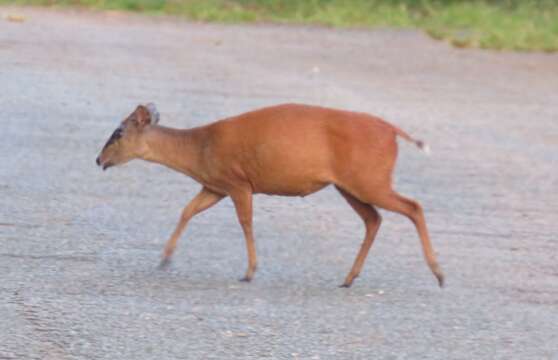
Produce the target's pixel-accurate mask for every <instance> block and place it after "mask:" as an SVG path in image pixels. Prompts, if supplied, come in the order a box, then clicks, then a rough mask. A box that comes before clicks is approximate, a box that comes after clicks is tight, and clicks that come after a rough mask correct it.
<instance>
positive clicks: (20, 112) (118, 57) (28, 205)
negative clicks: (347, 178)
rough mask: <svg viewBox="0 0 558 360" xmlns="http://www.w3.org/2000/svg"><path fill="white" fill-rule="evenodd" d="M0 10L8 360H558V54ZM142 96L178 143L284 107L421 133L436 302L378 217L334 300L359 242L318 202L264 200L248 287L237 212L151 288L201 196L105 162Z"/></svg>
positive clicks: (351, 226)
mask: <svg viewBox="0 0 558 360" xmlns="http://www.w3.org/2000/svg"><path fill="white" fill-rule="evenodd" d="M12 13H15V14H23V15H25V16H26V21H25V22H23V23H14V22H8V21H6V20H4V18H3V16H5V15H7V14H12ZM0 14H1V15H2V20H0V86H1V87H0V110H1V111H0V114H1V115H0V126H1V128H0V154H1V155H0V202H1V204H0V245H1V248H0V274H1V277H0V279H1V281H0V359H219V358H220V359H248V358H249V359H259V358H275V359H558V257H557V255H558V248H557V246H558V238H557V234H558V218H557V217H558V193H557V190H558V77H557V76H558V75H557V74H558V56H557V55H549V54H514V53H507V52H503V53H500V52H493V51H481V50H458V49H452V48H450V47H448V46H447V45H446V44H444V43H442V42H435V41H432V40H430V39H428V38H427V37H426V36H424V35H422V34H421V33H418V32H414V31H393V30H380V31H360V30H332V29H325V28H307V27H287V26H274V25H255V26H223V25H208V24H194V23H186V22H182V21H178V20H173V19H153V18H143V17H136V16H128V15H119V14H105V15H102V14H90V13H75V12H60V11H46V10H32V9H21V8H5V7H4V8H1V7H0ZM147 101H154V102H155V103H157V104H158V107H159V109H160V111H161V113H162V123H163V124H165V125H168V126H176V127H189V126H194V125H199V124H203V123H206V122H209V121H212V120H214V119H217V118H221V117H224V116H228V115H233V114H236V113H239V112H242V111H246V110H249V109H253V108H255V107H260V106H264V105H270V104H276V103H281V102H291V101H294V102H304V103H313V104H321V105H327V106H332V107H340V108H346V109H354V110H361V111H367V112H371V113H374V114H378V115H381V116H384V117H385V118H386V119H388V120H390V121H392V122H394V123H396V124H398V125H399V126H401V127H402V128H404V129H406V130H407V131H409V132H410V133H412V134H414V135H415V136H417V137H419V138H422V139H425V140H427V141H428V142H429V143H430V145H431V147H432V149H433V154H432V155H431V156H430V157H427V156H425V155H424V154H422V153H420V152H418V151H416V149H415V148H414V147H412V146H409V145H408V144H403V143H402V144H401V147H400V161H399V163H398V168H397V179H396V183H397V186H396V187H397V188H398V190H399V191H401V192H402V193H404V194H407V195H409V196H411V197H414V198H416V199H418V200H420V201H421V202H422V204H423V206H424V208H425V209H426V216H427V221H428V224H429V227H430V231H431V235H432V239H433V243H434V247H435V249H436V251H437V253H438V256H439V260H440V263H441V265H442V267H443V269H444V270H445V273H446V276H447V287H446V288H445V289H443V290H440V289H439V288H438V287H437V286H436V282H435V279H434V278H433V276H432V275H431V274H430V273H429V271H428V268H427V267H426V265H425V264H424V262H423V259H422V255H421V251H420V247H419V241H418V238H417V235H416V233H415V230H414V228H413V226H412V224H411V223H410V222H409V221H408V220H407V219H405V218H403V217H401V216H399V215H395V214H390V213H384V223H383V226H382V228H381V229H380V233H379V236H378V239H377V241H376V243H375V245H374V247H373V249H372V251H371V254H370V256H369V258H368V261H367V263H366V266H365V268H364V272H363V274H362V275H361V277H360V278H359V279H357V281H356V282H355V285H354V286H353V288H351V289H339V288H337V285H339V284H340V283H341V282H342V280H343V278H344V276H345V275H346V273H347V272H348V271H349V268H350V266H351V264H352V262H353V259H354V257H355V255H356V253H357V250H358V247H359V245H360V242H361V239H362V236H363V227H362V224H361V222H360V220H359V218H358V217H357V216H356V215H355V214H354V213H353V212H352V210H351V209H350V208H349V206H348V205H347V204H346V203H345V202H344V201H343V200H342V198H341V197H340V196H339V195H338V194H336V192H335V191H334V190H333V189H331V188H329V189H327V190H325V191H322V192H320V193H318V194H315V195H312V196H310V197H307V198H304V199H300V198H280V197H266V196H258V197H257V198H256V199H255V232H256V237H257V248H258V255H259V263H260V269H259V272H258V273H257V275H256V278H255V280H254V281H253V283H251V284H245V283H239V282H238V281H237V279H238V278H239V277H240V276H241V275H242V274H243V272H244V270H245V266H246V254H245V247H244V240H243V237H242V232H241V230H240V227H239V226H238V224H237V222H236V218H235V215H234V211H233V207H232V204H231V202H230V201H229V200H226V201H223V202H222V203H220V204H219V205H218V206H216V207H215V208H213V209H211V210H210V211H208V212H206V213H204V214H202V215H200V216H199V217H197V218H195V219H194V220H193V221H192V223H191V225H190V227H189V228H188V229H187V232H186V234H185V236H184V237H183V238H182V242H181V244H180V247H179V249H178V252H177V254H176V257H175V261H174V264H173V266H172V268H171V269H170V270H168V271H158V270H157V269H156V265H157V263H158V260H159V256H160V254H161V250H162V247H163V244H164V242H165V240H166V238H167V237H168V236H169V235H170V233H171V231H172V229H173V227H174V225H175V223H176V221H177V219H178V216H179V213H180V211H181V209H182V207H183V206H184V205H185V204H186V202H187V201H188V199H189V198H191V197H192V196H193V195H194V194H195V193H196V192H197V190H198V188H199V186H198V185H197V184H196V183H194V182H193V181H192V180H190V179H188V178H186V177H184V176H182V175H179V174H177V173H173V172H171V171H170V170H168V169H165V168H163V167H160V166H156V165H151V164H147V163H141V162H133V163H130V164H129V165H126V166H124V167H122V168H117V169H114V170H112V169H111V170H110V171H107V172H104V173H103V172H101V171H100V170H99V169H98V168H97V167H96V166H95V163H94V160H95V157H96V155H97V152H98V151H99V149H100V147H101V146H102V144H103V142H104V141H105V140H106V138H107V137H108V135H109V134H110V132H111V131H112V130H113V129H114V128H115V127H116V125H117V123H118V121H119V120H120V119H121V118H122V117H123V116H125V115H126V114H128V113H129V112H130V111H131V110H132V109H133V108H134V106H135V105H136V104H138V103H140V102H147Z"/></svg>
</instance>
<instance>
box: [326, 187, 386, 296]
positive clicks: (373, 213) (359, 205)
mask: <svg viewBox="0 0 558 360" xmlns="http://www.w3.org/2000/svg"><path fill="white" fill-rule="evenodd" d="M335 188H336V189H337V190H338V191H339V192H340V193H341V195H343V197H344V198H345V200H347V202H348V203H349V205H351V207H352V208H353V210H355V211H356V213H357V214H358V215H359V216H360V217H361V218H362V220H363V221H364V225H365V226H366V234H365V235H364V241H363V242H362V245H361V246H360V250H359V252H358V254H357V257H356V259H355V262H354V264H353V267H352V268H351V271H350V272H349V274H347V277H346V278H345V281H344V282H343V284H342V285H341V287H350V286H351V285H352V284H353V280H354V279H355V278H357V277H358V275H359V274H360V271H361V270H362V266H363V265H364V261H365V260H366V256H368V251H369V250H370V248H371V247H372V243H373V242H374V238H375V237H376V234H377V233H378V229H379V228H380V224H381V222H382V217H381V216H380V214H379V213H378V211H377V210H376V209H374V207H372V206H371V205H368V204H365V203H363V202H362V201H360V200H358V199H357V198H355V197H354V196H352V195H351V194H349V193H348V192H346V191H345V190H343V189H341V188H339V187H337V186H336V187H335Z"/></svg>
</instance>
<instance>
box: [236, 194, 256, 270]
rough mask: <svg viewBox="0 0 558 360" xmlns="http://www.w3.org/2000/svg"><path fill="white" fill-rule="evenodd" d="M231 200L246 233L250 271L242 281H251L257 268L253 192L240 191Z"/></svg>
mask: <svg viewBox="0 0 558 360" xmlns="http://www.w3.org/2000/svg"><path fill="white" fill-rule="evenodd" d="M231 199H232V201H233V203H234V206H235V208H236V215H237V217H238V221H239V222H240V225H241V226H242V231H244V238H245V239H246V249H247V250H248V270H246V275H244V277H243V278H242V279H240V281H251V280H252V278H253V277H254V273H255V272H256V267H257V260H256V246H255V244H254V234H253V232H252V192H250V191H246V190H243V191H238V192H235V193H234V194H231Z"/></svg>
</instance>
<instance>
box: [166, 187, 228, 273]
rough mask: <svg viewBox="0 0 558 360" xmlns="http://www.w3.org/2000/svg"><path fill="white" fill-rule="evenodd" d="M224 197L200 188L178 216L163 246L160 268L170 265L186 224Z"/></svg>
mask: <svg viewBox="0 0 558 360" xmlns="http://www.w3.org/2000/svg"><path fill="white" fill-rule="evenodd" d="M223 197H224V196H223V195H220V194H217V193H214V192H213V191H211V190H209V189H207V188H205V187H204V188H202V189H201V190H200V192H199V193H198V194H197V195H196V196H195V197H194V198H193V199H192V200H191V201H190V202H189V203H188V205H186V207H185V208H184V210H183V211H182V215H181V216H180V220H179V221H178V224H177V225H176V228H175V229H174V232H173V233H172V235H171V237H170V239H169V240H168V241H167V243H166V245H165V250H164V252H163V259H162V260H161V264H160V265H159V266H160V267H165V266H167V265H168V264H169V263H170V259H171V256H172V254H173V253H174V249H175V248H176V243H177V242H178V239H179V238H180V235H181V234H182V232H183V231H184V228H185V227H186V224H188V221H189V220H190V219H191V218H192V217H193V216H194V215H196V214H199V213H200V212H202V211H204V210H206V209H209V208H210V207H211V206H213V205H215V204H216V203H218V202H219V200H221V199H222V198H223Z"/></svg>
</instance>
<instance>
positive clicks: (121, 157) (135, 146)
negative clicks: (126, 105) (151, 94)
mask: <svg viewBox="0 0 558 360" xmlns="http://www.w3.org/2000/svg"><path fill="white" fill-rule="evenodd" d="M157 122H159V112H158V111H157V108H156V107H155V104H147V105H139V106H138V107H137V108H136V110H134V112H132V113H131V114H130V115H128V117H127V118H126V119H124V120H123V121H122V122H121V123H120V126H119V127H118V128H116V130H114V132H113V133H112V135H111V136H110V137H109V139H108V141H107V143H106V144H105V146H104V147H103V150H101V153H100V154H99V156H98V157H97V165H99V166H102V167H103V170H106V169H107V168H109V167H111V166H116V165H122V164H125V163H127V162H128V161H130V160H132V159H135V158H137V157H139V156H141V155H142V154H143V153H145V151H146V146H147V145H146V142H145V140H144V137H143V133H144V131H145V129H146V128H147V127H149V126H151V125H153V124H157Z"/></svg>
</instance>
